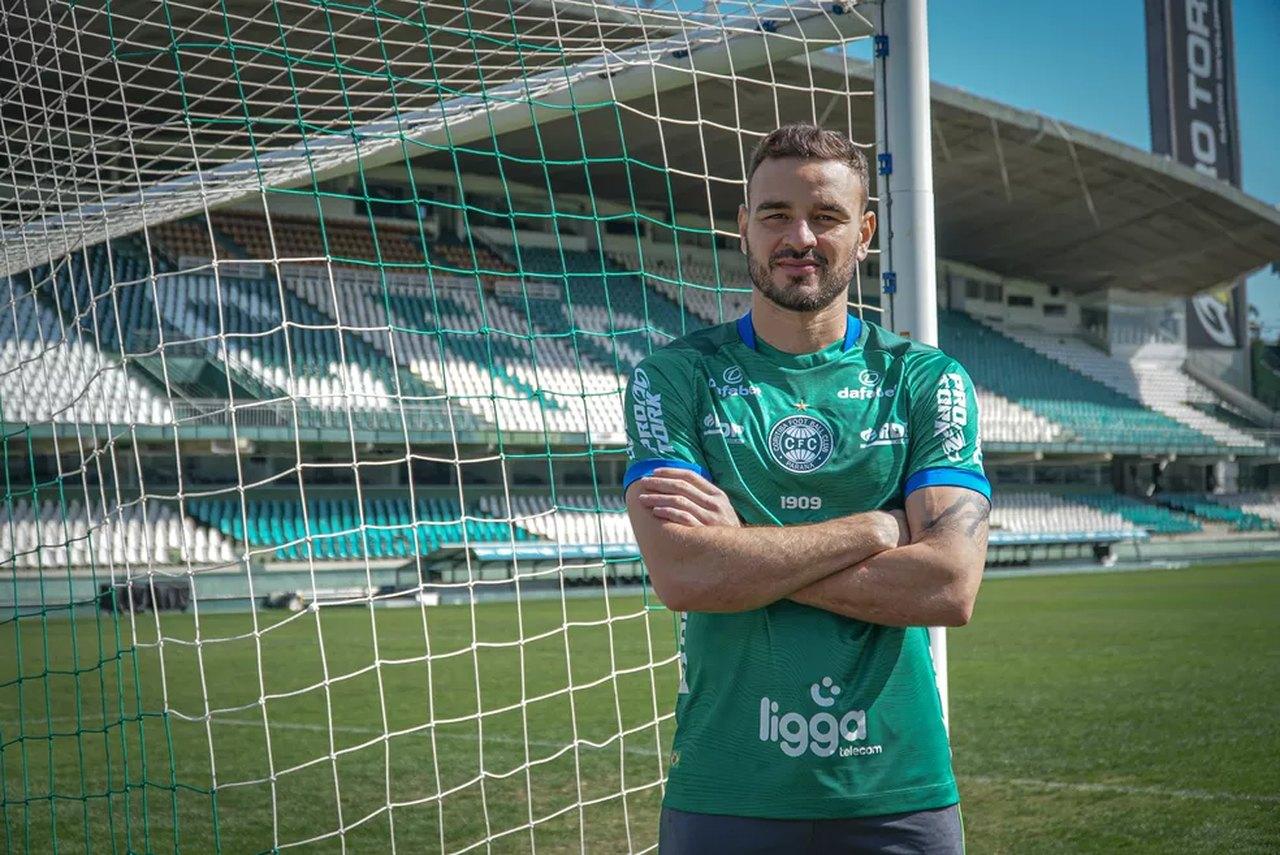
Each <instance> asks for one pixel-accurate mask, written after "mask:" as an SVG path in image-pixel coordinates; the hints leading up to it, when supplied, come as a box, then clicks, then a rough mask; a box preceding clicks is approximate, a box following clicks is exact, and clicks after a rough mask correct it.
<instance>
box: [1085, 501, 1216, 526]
mask: <svg viewBox="0 0 1280 855" xmlns="http://www.w3.org/2000/svg"><path fill="white" fill-rule="evenodd" d="M1071 498H1072V499H1073V500H1075V501H1078V502H1082V503H1084V504H1086V505H1089V506H1091V507H1094V508H1097V509H1098V510H1100V511H1103V512H1105V513H1111V514H1118V515H1119V516H1121V517H1123V518H1124V519H1126V520H1128V521H1129V522H1131V523H1133V524H1134V525H1136V526H1138V527H1140V528H1143V529H1146V530H1147V531H1149V532H1150V533H1152V534H1188V533H1191V532H1196V531H1202V530H1203V529H1204V526H1202V525H1201V524H1200V523H1199V522H1197V521H1196V520H1195V519H1193V518H1192V517H1190V516H1188V515H1187V514H1184V513H1179V512H1177V511H1173V510H1170V509H1169V508H1166V507H1164V506H1162V505H1156V504H1150V503H1147V502H1142V501H1139V500H1137V499H1134V498H1130V497H1129V496H1121V495H1118V494H1116V493H1084V494H1073V495H1072V496H1071Z"/></svg>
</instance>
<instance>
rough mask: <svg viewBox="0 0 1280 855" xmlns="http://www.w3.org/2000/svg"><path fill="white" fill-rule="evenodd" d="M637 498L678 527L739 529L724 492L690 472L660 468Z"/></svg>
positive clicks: (643, 483) (642, 483)
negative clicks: (729, 527)
mask: <svg viewBox="0 0 1280 855" xmlns="http://www.w3.org/2000/svg"><path fill="white" fill-rule="evenodd" d="M638 498H639V500H640V504H642V505H644V506H645V507H646V508H648V509H649V511H650V512H651V513H652V514H653V515H654V516H655V517H657V518H658V519H663V520H667V521H669V522H673V523H678V524H680V525H687V526H713V525H723V526H733V527H734V528H737V527H738V526H739V525H740V522H739V520H738V514H737V512H736V511H735V510H734V509H733V504H732V503H731V502H730V501H729V497H728V495H726V494H725V492H724V490H721V489H720V488H719V487H717V486H716V485H715V484H712V483H711V482H710V481H708V480H707V479H706V478H703V477H702V476H701V475H699V474H698V473H697V472H693V471H691V470H689V469H680V468H678V467H674V466H663V467H660V468H658V469H655V470H653V474H652V475H648V476H646V477H644V478H641V479H640V495H639V497H638ZM903 519H904V526H905V517H904V518H903Z"/></svg>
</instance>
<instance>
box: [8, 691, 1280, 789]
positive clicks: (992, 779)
mask: <svg viewBox="0 0 1280 855" xmlns="http://www.w3.org/2000/svg"><path fill="white" fill-rule="evenodd" d="M10 711H12V710H10ZM42 721H43V719H42ZM74 721H75V717H74V716H62V717H56V718H54V719H51V720H50V723H53V724H56V723H59V722H63V723H67V722H74ZM3 723H4V724H5V725H6V726H9V725H16V724H17V723H18V722H17V721H13V720H8V721H4V722H3ZM214 723H215V724H229V725H233V726H238V727H262V722H261V721H259V720H255V719H244V718H219V719H216V720H215V722H214ZM271 727H272V728H273V729H277V728H278V729H281V730H303V731H311V732H323V733H327V732H328V731H329V727H328V726H327V725H323V724H311V723H308V722H288V721H272V722H271ZM333 730H334V732H337V733H361V734H380V733H382V732H383V730H382V729H381V728H377V727H369V726H363V725H335V726H334V727H333ZM435 736H436V739H457V740H467V741H471V742H474V741H475V737H473V736H470V735H468V734H465V733H437V734H436V735H435ZM34 738H39V737H34ZM484 739H485V742H495V743H499V744H509V745H524V740H522V739H518V738H515V737H510V736H497V735H486V736H485V738H484ZM578 742H579V746H580V747H582V748H590V749H594V750H597V751H603V750H608V749H613V747H614V746H612V745H606V746H603V747H601V746H596V745H593V744H591V743H589V742H585V741H582V740H579V741H578ZM529 745H530V746H531V747H538V748H553V749H555V748H564V747H565V745H566V743H563V742H554V741H551V740H545V739H534V740H530V741H529ZM623 750H624V751H625V752H626V753H627V754H635V755H639V756H644V757H653V756H654V754H655V752H654V751H653V750H652V749H644V748H633V747H624V748H623ZM959 777H960V780H961V781H962V782H963V781H972V782H974V783H977V784H996V785H1002V786H1012V787H1028V788H1039V789H1045V790H1069V791H1072V792H1080V793H1116V794H1119V795H1133V796H1158V797H1161V798H1173V799H1191V800H1199V801H1222V802H1254V803H1257V804H1280V795H1251V794H1248V793H1225V792H1219V791H1215V790H1186V789H1177V788H1173V787H1158V786H1141V785H1133V784H1099V783H1090V782H1085V781H1046V780H1042V779H1039V778H1001V777H998V776H992V775H961V776H959Z"/></svg>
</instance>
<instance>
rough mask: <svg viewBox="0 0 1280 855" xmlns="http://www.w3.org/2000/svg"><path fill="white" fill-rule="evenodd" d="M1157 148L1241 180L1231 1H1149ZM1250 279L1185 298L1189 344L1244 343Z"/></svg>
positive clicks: (1153, 129) (1224, 178) (1223, 176)
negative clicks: (1246, 299)
mask: <svg viewBox="0 0 1280 855" xmlns="http://www.w3.org/2000/svg"><path fill="white" fill-rule="evenodd" d="M1146 3H1147V87H1148V93H1149V96H1150V101H1151V148H1152V150H1153V151H1155V152H1156V153H1157V154H1167V155H1170V156H1171V157H1173V159H1174V160H1176V161H1178V162H1179V163H1184V164H1186V165H1187V166H1190V167H1193V168H1195V169H1196V170H1197V171H1199V172H1202V173H1204V174H1205V175H1209V176H1212V177H1214V178H1218V179H1220V180H1222V181H1226V182H1228V183H1229V184H1233V185H1235V186H1236V187H1239V186H1240V143H1239V134H1238V133H1237V130H1236V128H1237V125H1236V75H1235V57H1234V53H1233V49H1234V37H1233V35H1232V29H1231V0H1146ZM1244 302H1245V301H1244V283H1243V282H1237V283H1236V284H1235V285H1234V286H1231V287H1229V288H1225V289H1222V290H1220V291H1217V292H1212V293H1207V294H1200V295H1198V296H1196V297H1192V298H1191V299H1189V300H1188V301H1187V345H1188V346H1189V347H1228V348H1235V347H1243V346H1244V344H1245V341H1246V340H1247V337H1248V336H1247V332H1246V329H1247V317H1246V315H1247V312H1246V310H1245V305H1244Z"/></svg>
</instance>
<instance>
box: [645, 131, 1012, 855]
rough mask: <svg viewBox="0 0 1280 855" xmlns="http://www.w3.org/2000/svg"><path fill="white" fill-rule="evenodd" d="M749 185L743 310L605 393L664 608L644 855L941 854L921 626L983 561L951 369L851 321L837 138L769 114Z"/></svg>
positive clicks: (973, 405) (852, 151)
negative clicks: (664, 725) (660, 733)
mask: <svg viewBox="0 0 1280 855" xmlns="http://www.w3.org/2000/svg"><path fill="white" fill-rule="evenodd" d="M747 191H748V192H747V205H744V206H743V207H742V208H741V209H740V210H739V214H738V226H739V230H740V233H741V236H742V237H741V241H742V249H743V252H744V253H746V255H747V258H748V260H749V263H750V271H751V279H752V282H753V284H754V286H755V287H754V291H753V294H752V308H751V311H749V312H748V313H747V314H746V315H744V316H743V317H742V318H740V319H738V320H737V321H734V322H730V323H725V324H720V325H718V326H712V327H709V328H706V329H702V330H699V331H697V332H694V333H691V334H689V335H686V336H684V337H682V338H680V339H678V340H676V341H674V342H672V343H671V344H669V345H668V346H666V347H664V348H662V349H661V350H659V351H657V352H655V353H653V354H651V355H650V356H649V357H647V358H646V359H644V360H643V361H642V362H641V363H640V364H639V365H638V366H637V367H636V369H635V371H634V372H633V374H632V376H631V380H630V383H629V385H628V388H627V407H626V409H627V434H628V437H629V444H628V453H629V454H630V457H631V461H632V462H631V463H630V465H629V466H628V468H627V473H626V477H625V479H624V484H623V489H624V491H625V494H626V501H627V511H628V514H629V516H630V519H631V523H632V526H633V528H634V530H635V535H636V540H637V542H638V543H639V546H640V551H641V553H642V554H643V556H644V559H645V562H646V564H647V565H648V568H649V574H650V579H651V582H652V584H653V589H654V591H655V592H656V594H657V595H658V597H660V598H661V599H662V601H663V602H664V603H666V605H667V606H668V607H670V608H671V609H672V610H673V611H678V612H680V613H681V617H680V625H679V635H680V639H679V646H680V662H681V667H680V684H679V688H678V695H677V701H676V723H677V726H676V734H675V742H674V745H673V749H672V753H671V761H670V775H669V778H668V782H667V788H666V794H665V798H664V801H663V813H662V821H661V828H660V833H659V836H660V843H659V845H660V849H661V850H662V853H663V855H681V853H685V852H722V851H723V852H803V851H812V852H928V853H959V852H962V851H963V839H962V835H961V830H960V818H959V808H958V801H959V795H958V792H957V790H956V783H955V777H954V775H953V774H952V770H951V758H950V747H949V745H948V742H947V734H946V730H945V728H944V725H943V720H942V710H941V704H940V701H939V697H938V692H937V688H936V685H935V682H934V672H933V667H932V662H931V659H930V656H929V649H928V635H927V630H926V629H925V627H927V626H933V625H943V626H960V625H963V624H964V623H966V622H967V621H968V620H969V616H970V614H971V613H972V610H973V604H974V599H975V597H976V595H977V590H978V584H979V581H980V578H981V574H982V567H983V560H984V556H985V554H986V541H987V515H988V512H989V509H990V504H989V503H990V486H989V484H988V482H987V479H986V476H985V475H984V474H983V471H982V450H981V445H980V443H979V438H978V404H977V399H976V397H975V395H974V390H973V384H972V383H971V382H970V380H969V376H968V374H966V372H965V370H964V369H963V368H962V367H961V366H960V365H959V364H958V363H957V362H956V361H955V360H954V359H951V358H950V357H948V356H947V355H946V354H944V353H943V352H941V351H940V350H938V349H937V348H934V347H928V346H926V345H922V344H919V343H917V342H914V341H911V340H909V339H907V338H904V337H901V336H898V335H895V334H893V333H891V332H888V331H887V330H884V329H882V328H880V327H879V326H877V325H875V324H872V323H868V322H865V321H862V320H860V319H859V318H858V317H856V316H854V315H851V314H849V312H848V309H847V303H846V300H847V291H848V283H849V282H850V279H851V277H852V275H853V273H854V270H855V267H856V265H857V263H858V262H859V261H860V260H861V259H863V258H865V256H866V253H867V249H868V246H869V245H870V242H871V238H872V235H873V234H874V232H875V215H874V213H872V212H871V211H868V210H866V203H867V166H866V160H865V158H864V157H863V156H862V154H861V153H860V152H859V151H858V150H857V149H856V148H855V147H854V146H853V145H852V143H850V142H849V141H848V140H847V139H845V138H844V137H842V136H840V135H839V134H836V133H833V132H830V131H824V130H820V129H818V128H815V127H812V126H807V125H791V126H786V127H783V128H779V129H778V130H777V131H775V132H774V133H772V134H770V135H769V136H768V137H766V138H765V139H764V140H763V141H762V142H761V144H760V145H759V147H758V148H757V149H756V152H755V154H754V156H753V158H752V163H751V169H750V171H749V173H748V178H747ZM914 284H915V283H913V285H914ZM918 287H933V284H932V283H919V284H918Z"/></svg>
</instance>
